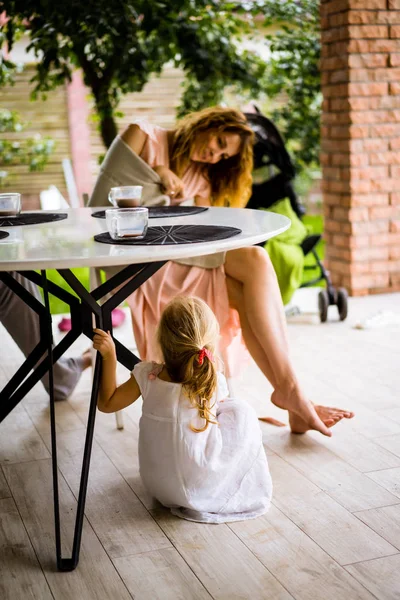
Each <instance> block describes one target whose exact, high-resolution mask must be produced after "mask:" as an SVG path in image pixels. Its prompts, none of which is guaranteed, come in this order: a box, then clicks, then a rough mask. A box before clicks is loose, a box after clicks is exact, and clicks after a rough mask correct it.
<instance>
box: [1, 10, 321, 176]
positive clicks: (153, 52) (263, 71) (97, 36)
mask: <svg viewBox="0 0 400 600" xmlns="http://www.w3.org/2000/svg"><path fill="white" fill-rule="evenodd" d="M318 4H319V3H318V1H317V0H301V2H299V1H297V0H279V1H277V0H247V1H246V0H242V1H237V2H232V1H229V0H179V2H177V1H176V0H86V1H85V2H82V0H68V2H62V1H61V0H58V1H55V2H49V1H48V0H3V2H2V7H3V10H5V11H6V13H7V15H8V16H9V20H8V21H7V23H6V24H5V26H4V28H3V38H0V44H1V43H2V41H4V40H5V38H7V40H8V45H9V46H12V42H13V40H14V39H15V36H16V35H17V33H18V32H20V31H21V30H26V31H27V32H28V34H29V37H30V46H29V49H30V50H32V51H33V52H34V53H35V54H36V55H37V57H38V58H40V60H39V61H38V63H37V70H36V74H35V76H34V83H35V89H34V94H36V95H37V94H40V93H46V92H47V91H49V90H52V89H53V88H55V87H57V86H59V85H61V84H63V83H64V82H65V81H68V80H70V79H71V74H72V70H73V69H74V68H76V67H80V68H81V69H82V71H83V75H84V81H85V84H86V85H87V86H88V87H89V88H90V89H91V91H92V94H93V97H94V101H95V106H96V110H97V114H98V116H99V120H100V130H101V134H102V138H103V141H104V145H105V146H106V147H108V146H109V145H110V143H111V142H112V140H113V139H114V137H115V135H116V133H117V128H116V124H115V117H116V111H117V107H118V103H119V101H120V98H121V95H123V94H126V93H128V92H140V91H141V90H142V89H143V86H144V85H145V84H146V82H147V81H148V79H149V77H150V75H152V74H154V73H155V74H159V73H161V71H162V69H163V67H164V65H165V64H166V63H172V64H174V65H175V66H177V67H180V68H182V69H183V71H184V72H185V75H186V82H185V85H184V93H183V99H182V104H181V106H180V108H179V115H183V114H185V113H187V112H189V111H191V110H197V109H200V108H203V107H205V106H209V105H213V104H217V103H219V102H221V101H222V100H223V98H224V91H225V90H226V89H227V88H228V87H230V88H233V89H234V90H235V91H236V92H238V93H241V94H243V95H244V97H247V98H250V97H252V98H254V99H257V98H258V97H259V96H260V94H266V95H267V96H268V97H274V96H276V95H278V94H280V93H282V92H284V93H285V94H286V95H287V102H286V103H285V105H284V106H283V107H281V108H278V109H276V110H274V111H273V112H272V114H271V116H272V118H273V119H274V120H277V121H278V125H279V126H281V127H282V129H283V132H284V135H285V138H286V139H287V140H288V141H289V143H290V147H291V149H292V150H293V152H294V154H295V157H296V158H297V161H298V163H299V164H300V165H306V164H310V163H312V162H313V161H314V162H315V161H316V160H317V157H318V152H319V112H320V100H321V97H320V84H319V70H318V59H319V31H318V28H319V15H318ZM260 16H261V17H264V25H265V26H270V25H271V24H275V25H276V24H278V25H279V29H280V33H278V34H274V35H269V36H267V38H266V39H264V40H261V43H264V44H268V45H269V46H270V49H271V52H272V54H271V60H269V61H267V62H265V61H264V60H262V59H261V58H260V55H259V53H258V51H257V50H256V49H253V50H249V49H245V45H243V44H242V43H241V42H242V41H243V40H244V39H245V38H246V39H249V38H252V37H253V38H254V37H257V38H258V39H260V27H261V28H262V27H263V20H262V19H260ZM11 68H12V65H11V64H8V66H7V69H11ZM7 69H6V71H7ZM0 77H1V75H0ZM0 83H1V79H0Z"/></svg>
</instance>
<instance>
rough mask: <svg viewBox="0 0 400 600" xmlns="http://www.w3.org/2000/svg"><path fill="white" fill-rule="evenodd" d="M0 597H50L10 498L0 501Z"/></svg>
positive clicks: (10, 599)
mask: <svg viewBox="0 0 400 600" xmlns="http://www.w3.org/2000/svg"><path fill="white" fill-rule="evenodd" d="M0 598H1V599H2V600H17V599H19V598H24V599H25V598H31V599H32V600H34V599H36V600H51V599H52V598H53V596H52V594H51V592H50V588H49V586H48V585H47V582H46V578H45V576H44V574H43V572H42V570H41V568H40V565H39V563H38V561H37V558H36V556H35V553H34V550H33V548H32V545H31V543H30V541H29V538H28V535H27V533H26V531H25V527H24V525H23V523H22V521H21V517H20V516H19V514H18V510H17V507H16V506H15V502H14V500H13V499H12V498H7V499H5V500H0Z"/></svg>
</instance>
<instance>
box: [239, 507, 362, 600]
mask: <svg viewBox="0 0 400 600" xmlns="http://www.w3.org/2000/svg"><path fill="white" fill-rule="evenodd" d="M229 527H230V529H232V530H233V531H234V532H235V533H236V535H237V536H238V537H239V538H240V539H241V540H242V541H243V542H244V543H245V544H246V546H247V547H248V548H249V549H250V550H251V551H252V552H253V554H255V555H256V556H257V557H258V558H259V559H260V561H261V562H262V563H263V564H264V565H265V566H266V567H267V568H268V570H269V571H271V573H272V574H273V575H275V577H276V578H277V579H278V581H280V582H281V583H282V584H283V585H284V586H285V587H286V589H287V590H288V591H289V592H290V593H291V594H293V596H294V597H295V598H296V600H314V599H315V600H322V599H324V600H337V598H340V597H347V598H351V600H367V599H368V600H372V599H373V596H372V595H371V594H370V593H369V592H367V591H366V590H365V589H364V588H363V587H362V586H361V585H360V584H359V583H358V582H357V581H355V580H354V578H353V577H351V576H349V575H348V573H347V572H346V571H345V570H344V568H343V567H341V566H339V565H338V564H337V563H336V562H335V561H334V560H333V559H332V558H330V556H328V554H326V552H324V551H323V550H322V549H321V548H320V547H319V546H318V545H317V544H316V543H315V542H313V541H312V540H311V539H310V538H309V537H308V536H307V535H306V534H305V533H303V532H302V531H301V529H299V528H298V527H296V525H294V523H292V521H291V520H290V519H288V518H287V517H285V515H284V514H283V513H282V512H281V511H280V510H278V509H277V508H276V507H275V506H272V507H271V509H270V511H269V512H268V513H267V514H266V515H264V516H263V517H260V518H259V519H252V520H249V521H242V522H240V523H230V524H229Z"/></svg>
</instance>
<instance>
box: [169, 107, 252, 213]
mask: <svg viewBox="0 0 400 600" xmlns="http://www.w3.org/2000/svg"><path fill="white" fill-rule="evenodd" d="M204 133H208V134H209V136H211V135H217V136H218V135H220V134H221V133H236V134H237V135H239V137H240V140H241V144H240V149H239V152H238V153H237V154H235V155H234V156H231V157H229V158H226V159H221V160H220V161H219V162H217V163H215V164H207V163H204V164H202V166H201V169H202V171H203V174H204V176H205V177H206V179H207V180H208V181H209V183H210V187H211V198H210V200H211V204H212V206H232V207H238V208H241V207H244V206H246V204H247V201H248V199H249V198H250V195H251V183H252V177H251V173H252V169H253V143H254V133H253V131H252V129H251V128H250V126H249V124H248V123H247V121H246V117H245V116H244V114H243V113H241V112H240V111H239V110H235V109H233V108H222V107H220V106H213V107H211V108H205V109H204V110H201V111H198V112H194V113H191V114H189V115H187V116H186V117H184V118H183V119H182V120H181V121H179V122H178V125H177V128H176V130H175V134H174V139H173V143H172V152H171V161H170V162H171V168H172V170H173V171H174V172H175V173H176V174H177V175H178V177H182V175H183V174H184V172H185V170H186V169H187V167H188V166H189V163H190V156H191V152H192V150H193V146H194V144H195V143H196V137H197V136H198V134H204ZM207 141H208V140H206V143H207Z"/></svg>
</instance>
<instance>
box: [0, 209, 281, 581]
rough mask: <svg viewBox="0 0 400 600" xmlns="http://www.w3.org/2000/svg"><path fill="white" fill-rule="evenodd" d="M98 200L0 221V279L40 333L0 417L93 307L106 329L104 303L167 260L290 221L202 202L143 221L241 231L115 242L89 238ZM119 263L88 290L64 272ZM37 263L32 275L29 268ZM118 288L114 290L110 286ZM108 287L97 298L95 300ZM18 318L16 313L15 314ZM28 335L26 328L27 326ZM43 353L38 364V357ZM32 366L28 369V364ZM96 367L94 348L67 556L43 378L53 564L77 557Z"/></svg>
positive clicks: (255, 237)
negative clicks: (197, 238)
mask: <svg viewBox="0 0 400 600" xmlns="http://www.w3.org/2000/svg"><path fill="white" fill-rule="evenodd" d="M97 210H99V209H98V208H96V209H92V208H79V209H71V210H69V211H60V212H68V218H67V219H65V220H61V221H54V222H50V223H43V224H38V225H24V226H14V227H9V228H7V227H4V228H3V227H2V228H0V231H7V232H8V233H9V234H10V235H9V237H8V238H5V239H2V240H0V279H1V280H3V282H4V283H5V284H6V285H8V286H9V288H10V289H11V290H13V291H14V292H15V293H17V294H18V295H19V296H20V297H21V298H22V299H23V300H24V301H25V302H26V303H27V304H28V305H29V306H30V307H31V308H32V309H33V310H35V311H36V312H37V313H38V315H39V318H40V319H41V327H42V329H41V330H42V331H43V332H44V333H43V336H44V337H45V338H46V339H43V340H41V341H40V342H39V344H38V345H37V346H36V348H35V350H34V351H32V353H31V354H30V355H29V356H28V357H27V359H26V361H25V362H24V364H23V365H22V366H21V367H20V369H19V370H18V371H17V372H16V374H15V375H14V376H13V378H12V381H10V382H9V383H8V384H7V385H6V387H5V388H4V390H2V391H1V392H0V422H1V421H2V420H3V419H4V418H5V417H6V416H7V414H9V412H10V411H11V410H12V409H13V408H14V407H15V406H16V404H17V403H18V402H19V401H20V400H21V399H22V398H23V397H24V396H25V395H26V393H27V392H28V391H29V390H30V389H31V388H32V387H33V385H35V383H37V382H38V381H39V379H40V378H41V377H43V375H44V374H45V373H46V372H47V371H49V376H50V382H52V365H53V364H54V362H56V361H57V360H58V359H59V358H60V356H62V354H63V353H64V352H65V351H66V350H67V349H68V348H69V346H70V345H71V344H72V343H73V342H74V341H75V339H76V338H77V337H78V336H79V335H80V334H81V333H84V334H85V335H87V336H88V337H89V338H90V339H91V338H92V336H93V325H92V319H93V315H94V316H95V318H96V324H97V326H98V327H101V328H103V329H105V330H109V331H110V332H112V325H111V311H112V309H113V308H115V306H117V305H118V304H120V303H121V302H122V301H123V300H125V299H126V298H127V297H128V296H129V295H130V294H131V293H132V292H133V291H134V290H135V289H138V287H140V285H142V284H143V283H144V282H145V281H146V280H147V279H148V278H149V277H151V276H152V275H153V274H154V273H155V272H157V271H158V269H160V268H161V267H162V266H163V265H164V264H165V262H166V261H168V260H174V259H175V260H178V259H182V258H191V257H195V256H202V255H208V254H214V253H217V252H221V251H227V250H232V249H235V248H241V247H244V246H252V245H254V244H258V243H260V242H263V241H265V240H267V239H269V238H271V237H273V236H275V235H277V234H279V233H281V232H283V231H285V230H286V229H288V228H289V227H290V220H289V219H288V218H286V217H284V216H281V215H277V214H274V213H270V212H266V211H261V210H250V209H233V208H209V209H208V210H207V211H204V212H201V213H198V214H194V215H189V216H182V217H173V218H162V219H151V220H149V227H152V226H160V225H162V226H167V227H168V226H170V225H185V224H188V225H225V226H231V227H237V228H239V229H241V231H242V232H241V233H240V234H238V235H235V236H233V237H230V238H228V239H225V240H218V241H212V242H202V243H189V244H180V245H173V246H172V245H160V246H157V245H151V246H150V245H143V246H141V245H135V246H128V245H127V246H121V245H116V244H104V243H100V242H96V241H95V240H94V239H93V236H94V235H96V234H98V233H102V232H104V231H106V230H107V229H106V222H105V219H100V218H95V217H92V212H95V211H97ZM121 265H125V268H123V269H122V270H121V271H120V272H119V273H117V274H116V275H114V276H113V277H111V278H110V279H109V280H108V281H107V282H106V283H103V284H101V285H99V286H98V287H97V288H96V289H94V290H92V291H91V292H88V291H87V290H86V289H85V288H84V287H83V285H82V284H81V283H80V281H79V280H78V279H77V278H76V277H75V275H74V274H73V273H72V272H71V269H73V268H76V267H111V266H121ZM38 269H40V270H41V271H42V274H41V275H39V274H38V273H37V272H35V270H38ZM47 269H57V270H58V271H59V273H60V275H61V276H62V277H63V278H64V280H65V281H67V282H68V283H69V285H70V286H71V287H72V289H73V290H74V291H75V293H76V294H77V296H78V298H79V299H78V298H76V297H75V296H73V295H71V294H70V293H69V292H67V291H65V290H64V289H62V288H60V287H58V286H57V285H55V284H54V283H52V282H49V281H48V280H47V276H46V270H47ZM10 271H22V274H23V275H24V277H26V278H28V279H30V280H31V281H33V282H34V283H36V284H38V285H41V286H42V287H43V290H44V292H45V294H44V296H45V307H43V306H38V302H37V300H35V299H33V298H32V296H31V295H30V294H29V293H28V292H27V291H26V289H25V288H23V287H22V286H21V285H20V284H18V283H16V282H15V280H14V279H13V278H12V277H11V276H10V274H9V272H10ZM117 288H119V289H118V291H116V292H115V290H116V289H117ZM49 292H50V293H53V294H54V295H56V296H58V297H59V298H61V299H63V300H64V301H66V302H68V303H69V305H70V309H71V320H72V329H71V331H70V332H69V333H68V334H67V336H66V337H65V338H64V339H63V340H62V342H60V343H59V344H58V345H57V346H56V347H55V348H52V343H51V337H52V334H51V314H50V307H49V302H48V293H49ZM113 292H115V293H114V295H113V296H112V297H111V298H109V299H108V300H106V301H105V302H104V303H103V304H99V300H100V299H101V298H103V297H104V296H106V295H108V294H110V293H113ZM16 318H18V315H16ZM27 335H29V332H27ZM114 341H115V343H116V349H117V357H118V360H119V361H120V362H122V363H123V364H124V365H125V366H127V367H128V368H130V369H132V368H133V365H134V364H135V363H136V362H138V361H139V359H138V358H137V357H135V356H134V355H133V354H132V353H131V352H130V351H129V350H128V349H127V348H125V347H124V346H122V344H120V343H119V342H118V340H116V339H114ZM46 351H47V354H46V356H45V358H43V359H42V360H41V361H40V362H39V364H38V365H37V361H38V359H39V358H40V357H41V356H43V354H44V353H46ZM31 370H33V373H31V374H30V371H31ZM100 374H101V357H100V354H99V353H97V356H96V365H95V371H94V377H93V387H92V395H91V401H90V408H89V416H88V423H87V430H86V442H85V450H84V454H83V461H82V472H81V481H80V488H79V499H78V506H77V515H76V522H75V532H74V545H73V550H72V556H71V558H62V556H61V544H60V532H61V529H60V518H59V511H58V479H57V471H58V466H57V456H56V426H55V411H54V396H53V390H52V386H50V416H51V436H52V461H53V484H54V507H55V527H56V557H57V567H58V569H59V570H61V571H71V570H73V569H75V567H76V566H77V564H78V562H79V551H80V542H81V535H82V525H83V516H84V508H85V499H86V490H87V482H88V476H89V466H90V454H91V447H92V439H93V432H94V424H95V415H96V407H97V395H98V389H99V382H100Z"/></svg>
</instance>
